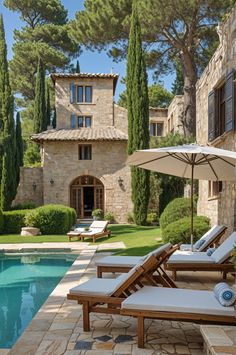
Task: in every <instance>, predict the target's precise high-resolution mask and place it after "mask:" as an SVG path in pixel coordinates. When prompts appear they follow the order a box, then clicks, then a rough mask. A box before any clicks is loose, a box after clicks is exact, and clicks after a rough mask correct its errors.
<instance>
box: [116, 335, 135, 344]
mask: <svg viewBox="0 0 236 355" xmlns="http://www.w3.org/2000/svg"><path fill="white" fill-rule="evenodd" d="M132 340H133V337H132V336H131V335H118V337H116V338H115V343H117V344H119V343H125V342H128V341H132Z"/></svg>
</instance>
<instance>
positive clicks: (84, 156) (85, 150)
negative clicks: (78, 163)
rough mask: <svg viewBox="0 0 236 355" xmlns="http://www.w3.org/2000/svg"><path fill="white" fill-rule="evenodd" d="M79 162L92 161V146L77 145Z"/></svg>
mask: <svg viewBox="0 0 236 355" xmlns="http://www.w3.org/2000/svg"><path fill="white" fill-rule="evenodd" d="M79 160H92V145H91V144H89V145H85V144H81V145H79Z"/></svg>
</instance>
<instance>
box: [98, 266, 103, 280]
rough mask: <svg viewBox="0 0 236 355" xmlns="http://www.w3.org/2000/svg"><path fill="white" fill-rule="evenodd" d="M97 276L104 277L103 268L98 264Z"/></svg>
mask: <svg viewBox="0 0 236 355" xmlns="http://www.w3.org/2000/svg"><path fill="white" fill-rule="evenodd" d="M97 278H98V279H102V270H101V268H100V267H99V266H97Z"/></svg>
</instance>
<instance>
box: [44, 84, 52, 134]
mask: <svg viewBox="0 0 236 355" xmlns="http://www.w3.org/2000/svg"><path fill="white" fill-rule="evenodd" d="M45 91H46V94H45V95H46V97H45V101H46V120H47V126H50V125H51V104H50V88H49V84H48V82H46V90H45ZM46 129H47V127H46Z"/></svg>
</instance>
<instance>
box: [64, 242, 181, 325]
mask: <svg viewBox="0 0 236 355" xmlns="http://www.w3.org/2000/svg"><path fill="white" fill-rule="evenodd" d="M168 248H169V245H166V249H167V250H169V249H168ZM165 255H166V250H165V249H164V247H163V249H162V251H161V252H160V253H159V255H156V256H153V255H152V254H150V255H149V256H148V257H147V258H146V259H145V260H143V261H142V262H141V263H140V264H138V265H136V266H135V267H133V268H132V269H131V270H130V271H129V272H128V273H125V274H122V275H120V276H119V277H117V278H116V279H98V278H93V279H90V280H88V281H86V282H84V283H83V284H81V285H79V286H77V287H74V288H72V289H71V290H70V291H69V294H68V295H67V298H68V299H69V300H75V301H77V302H78V303H80V304H82V306H83V327H84V330H85V331H89V329H90V322H89V314H90V313H91V312H96V313H109V314H110V313H111V314H119V313H120V306H121V302H122V301H123V300H124V299H125V298H127V297H128V296H130V295H131V294H132V293H133V292H136V291H137V290H139V289H140V288H142V287H143V286H144V285H145V283H146V284H149V285H153V286H157V285H160V284H161V285H164V286H168V287H176V286H175V284H174V282H173V281H172V280H171V279H170V278H169V277H168V276H167V275H166V274H165V272H164V271H163V269H162V268H161V265H162V263H163V260H165Z"/></svg>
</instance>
